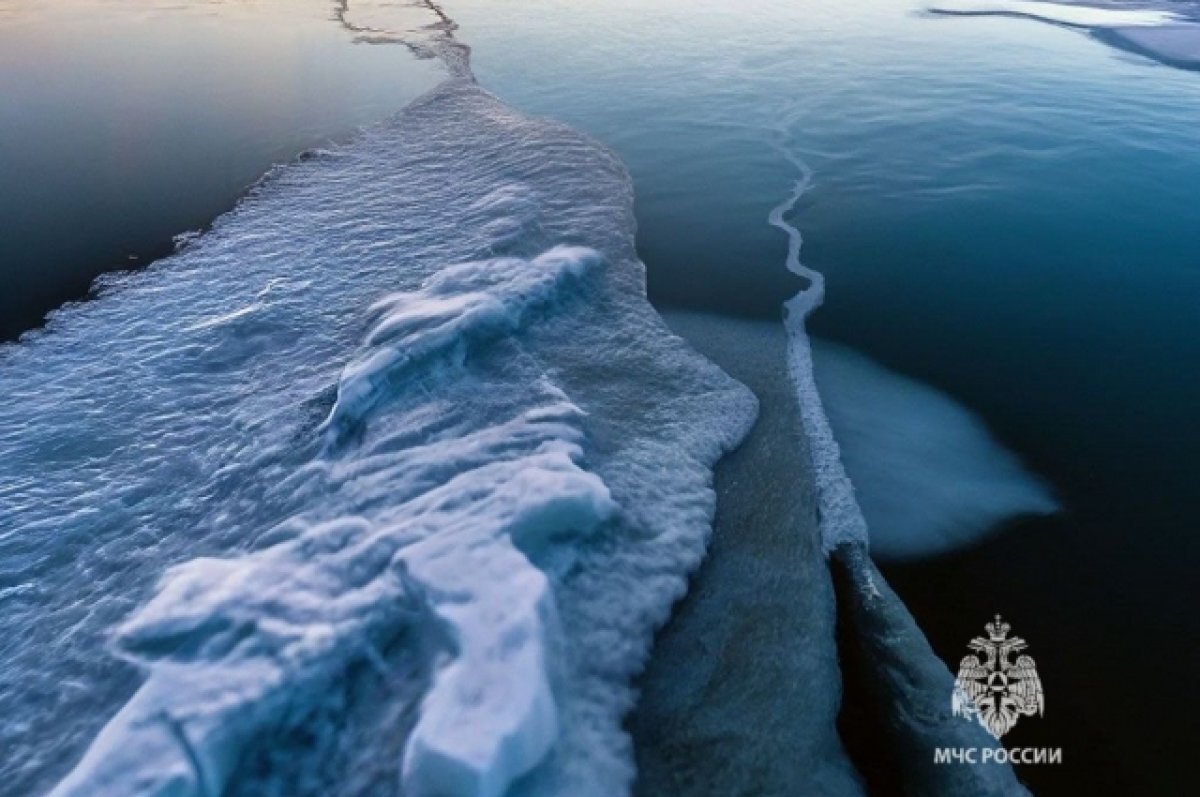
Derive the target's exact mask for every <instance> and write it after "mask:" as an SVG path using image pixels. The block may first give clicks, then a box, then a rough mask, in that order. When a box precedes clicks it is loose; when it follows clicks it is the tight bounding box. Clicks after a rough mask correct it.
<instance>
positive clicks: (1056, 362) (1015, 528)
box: [456, 0, 1200, 793]
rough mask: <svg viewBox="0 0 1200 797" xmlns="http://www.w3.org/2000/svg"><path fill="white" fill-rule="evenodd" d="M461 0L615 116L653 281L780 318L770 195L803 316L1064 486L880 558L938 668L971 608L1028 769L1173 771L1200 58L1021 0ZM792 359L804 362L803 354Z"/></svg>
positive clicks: (469, 33) (590, 123) (521, 93)
mask: <svg viewBox="0 0 1200 797" xmlns="http://www.w3.org/2000/svg"><path fill="white" fill-rule="evenodd" d="M518 8H519V9H520V10H519V11H517V12H513V11H511V10H506V11H505V12H504V13H496V12H495V10H494V8H493V7H492V6H490V5H489V4H486V3H480V2H463V3H459V4H456V14H457V18H458V20H459V22H460V23H461V24H462V26H463V35H464V38H465V39H466V40H468V41H470V42H472V44H473V46H474V50H475V53H474V64H475V70H476V72H477V73H478V75H479V77H480V80H481V81H482V82H483V83H484V85H487V86H489V87H490V88H491V89H493V90H494V91H497V92H498V93H500V94H501V95H502V96H504V97H505V98H506V99H507V100H508V101H510V102H512V103H514V104H515V105H516V106H517V107H520V108H522V109H525V110H529V111H532V112H535V113H542V114H547V115H554V116H555V117H557V118H560V119H564V120H566V121H568V122H570V123H572V124H575V125H578V126H580V127H582V128H584V129H586V130H588V131H590V132H592V133H593V134H595V135H596V136H598V137H599V138H600V139H601V140H603V141H605V142H606V143H608V144H610V145H611V146H613V147H614V148H615V149H616V150H617V151H618V153H619V154H620V155H621V156H622V158H623V159H624V160H625V161H626V162H627V163H628V164H629V166H630V168H631V171H632V172H633V175H634V181H635V185H636V187H637V202H638V205H637V210H638V220H639V224H640V230H639V249H640V251H641V253H642V255H643V258H644V259H645V260H646V262H647V266H648V268H649V272H650V273H649V286H650V292H651V297H652V299H653V300H655V301H657V302H658V303H659V304H660V305H662V306H668V307H682V308H688V309H703V310H708V311H716V312H721V313H729V314H739V315H753V316H762V317H768V318H778V314H779V304H780V302H781V301H782V300H783V299H785V298H786V297H787V296H789V295H790V294H791V293H792V292H794V290H795V288H796V285H795V284H794V283H793V281H792V279H791V277H790V275H788V274H787V273H786V271H784V269H783V268H782V260H783V241H782V239H781V236H780V235H779V234H778V233H777V231H775V230H772V229H771V228H770V227H768V226H767V224H766V217H767V213H768V212H769V210H770V208H771V207H772V206H773V205H774V204H776V203H777V202H778V201H779V199H780V198H781V196H783V195H784V194H785V193H786V191H787V190H788V188H789V185H790V182H791V180H792V179H794V174H793V173H792V171H791V170H790V169H789V167H788V166H787V164H786V163H784V162H782V161H781V159H780V158H778V157H777V156H776V154H775V153H774V152H773V150H772V148H771V146H770V142H771V135H772V134H773V131H775V130H777V129H779V128H780V126H781V125H782V126H786V128H787V130H788V139H789V143H790V144H791V145H792V146H794V147H795V148H796V149H797V150H798V151H799V152H801V153H802V154H803V157H804V159H805V160H806V162H807V163H808V164H809V166H810V167H811V168H812V169H813V170H814V172H815V175H816V178H815V187H814V188H813V190H812V191H811V192H810V193H809V194H807V195H806V196H805V197H804V198H803V199H802V201H801V205H800V207H799V208H798V209H797V212H796V213H795V214H794V221H796V222H797V224H798V226H799V227H800V228H801V229H802V231H803V233H804V236H805V250H804V259H805V262H806V263H807V264H808V265H809V266H812V267H814V268H817V269H819V270H820V271H822V272H824V274H825V275H826V277H827V280H828V285H827V300H826V304H825V306H824V307H823V308H822V309H821V310H820V311H819V312H818V313H817V314H816V315H815V316H814V318H813V321H812V325H811V326H812V329H813V331H814V333H815V334H816V335H818V336H823V337H827V338H831V339H834V340H837V341H839V342H843V343H847V344H849V345H851V346H853V347H855V348H856V349H858V350H859V351H861V352H864V353H866V354H868V355H869V356H871V357H873V358H874V359H876V360H877V361H880V362H882V363H883V364H885V365H887V366H889V367H891V368H893V369H895V370H897V371H899V372H901V373H905V374H907V375H910V376H913V377H916V378H919V379H921V380H923V381H926V382H928V383H930V384H932V385H934V386H935V387H938V388H940V389H942V390H944V391H946V392H948V393H950V394H951V395H953V396H954V397H956V398H957V399H959V400H960V401H962V402H964V403H965V404H966V405H967V406H969V407H970V408H972V409H974V410H976V411H978V412H979V413H981V414H982V416H983V418H984V419H985V421H986V422H987V423H988V425H989V427H990V428H991V429H992V431H993V432H994V433H995V434H996V435H997V436H998V437H999V438H1000V439H1001V440H1002V441H1003V442H1005V443H1006V444H1007V445H1009V446H1010V447H1011V448H1013V449H1014V450H1015V451H1016V452H1017V453H1018V455H1020V456H1021V457H1022V458H1023V459H1024V460H1025V462H1026V463H1027V464H1028V465H1029V466H1030V467H1031V468H1032V469H1033V470H1034V471H1035V472H1037V473H1038V474H1040V475H1041V476H1042V477H1044V478H1045V479H1047V480H1048V481H1049V482H1050V483H1051V485H1052V487H1053V488H1054V490H1055V492H1056V493H1057V495H1058V496H1059V499H1060V501H1061V502H1062V504H1063V506H1064V512H1063V513H1062V514H1061V515H1060V516H1058V517H1056V518H1054V519H1052V520H1041V521H1036V522H1033V521H1029V522H1023V523H1016V524H1013V525H1012V526H1011V527H1010V528H1008V529H1007V530H1006V531H1005V533H1003V534H1001V535H1000V536H999V537H997V538H995V539H993V540H992V541H991V542H989V543H987V544H985V545H982V546H980V547H978V548H975V549H973V550H970V551H966V552H960V553H958V554H954V555H951V556H949V557H945V558H943V559H940V560H934V561H929V562H924V563H920V564H907V565H899V564H894V565H892V566H890V567H885V573H887V575H888V576H889V578H891V579H892V581H893V583H894V584H895V585H896V587H897V589H898V591H899V592H900V594H901V596H902V597H903V598H905V599H906V601H907V602H908V603H909V605H910V608H912V610H913V612H914V614H915V615H916V617H917V619H918V621H920V622H921V623H922V626H923V627H924V628H925V629H926V631H927V633H928V634H929V636H930V639H931V641H932V642H933V643H934V646H935V649H937V651H938V652H939V654H941V655H942V657H943V658H944V659H945V660H946V661H947V662H949V663H950V664H951V666H952V667H953V666H954V665H955V664H956V663H957V661H958V659H959V658H961V655H962V653H963V652H964V648H963V645H964V644H965V642H966V641H967V640H968V639H969V638H970V637H971V636H972V635H974V634H977V633H978V632H979V630H980V626H981V624H982V623H983V622H985V621H986V619H987V618H988V617H990V616H991V614H992V613H994V612H996V611H1002V612H1005V614H1006V617H1008V618H1009V619H1011V620H1012V622H1013V623H1014V626H1015V627H1016V628H1018V629H1019V630H1020V632H1021V633H1022V635H1023V636H1025V637H1026V639H1029V640H1031V642H1036V643H1037V648H1036V650H1037V653H1038V655H1039V658H1038V661H1039V663H1040V667H1041V670H1042V677H1043V681H1044V682H1045V684H1046V689H1047V693H1048V700H1049V701H1050V703H1049V705H1050V708H1049V709H1048V711H1047V717H1046V719H1045V720H1043V721H1041V722H1040V724H1035V723H1034V722H1032V721H1030V722H1026V723H1025V724H1024V725H1022V727H1020V728H1019V729H1018V730H1016V731H1014V733H1013V736H1012V738H1013V739H1014V740H1015V743H1018V744H1021V743H1026V744H1047V745H1050V744H1057V745H1061V746H1063V747H1064V748H1065V750H1066V755H1067V757H1068V765H1067V766H1064V767H1062V768H1059V769H1057V770H1055V771H1050V770H1049V769H1048V768H1042V769H1041V770H1034V769H1032V768H1029V767H1026V768H1022V770H1021V772H1020V774H1021V777H1022V778H1024V779H1026V780H1027V781H1028V782H1029V783H1030V784H1031V785H1032V786H1034V788H1035V790H1036V789H1037V788H1039V787H1041V788H1045V789H1051V790H1052V791H1059V790H1061V789H1065V788H1084V787H1087V788H1092V789H1093V790H1094V793H1128V791H1129V790H1130V789H1134V788H1139V787H1140V788H1141V789H1143V790H1145V791H1144V792H1143V793H1170V789H1171V784H1172V783H1177V782H1178V778H1179V777H1181V773H1182V766H1183V761H1184V760H1185V758H1184V753H1185V749H1184V748H1185V745H1186V744H1187V740H1188V739H1192V738H1195V736H1196V731H1197V727H1196V723H1195V720H1194V719H1192V718H1190V717H1189V716H1186V713H1180V712H1178V711H1175V710H1173V709H1172V706H1173V705H1175V702H1176V701H1177V699H1178V691H1177V690H1178V688H1179V687H1178V685H1179V684H1181V683H1185V682H1186V681H1187V680H1188V679H1189V678H1190V673H1191V672H1192V670H1193V669H1194V667H1195V665H1196V664H1197V663H1198V660H1200V659H1198V655H1197V654H1198V651H1197V649H1196V646H1195V644H1194V640H1195V639H1196V638H1197V632H1198V631H1200V625H1198V624H1197V621H1196V619H1195V617H1194V615H1193V614H1190V613H1189V612H1188V610H1187V607H1189V606H1190V605H1191V604H1192V597H1191V596H1192V591H1191V587H1190V584H1191V582H1192V577H1193V576H1192V574H1193V572H1194V568H1195V565H1196V563H1197V559H1198V554H1200V546H1198V544H1197V543H1196V541H1195V536H1194V520H1193V519H1194V518H1195V517H1196V516H1197V515H1198V514H1200V493H1197V491H1196V489H1195V485H1196V483H1197V476H1198V475H1200V469H1198V468H1197V465H1196V462H1195V454H1196V453H1197V452H1198V451H1200V425H1197V424H1196V423H1195V421H1194V417H1193V414H1194V411H1195V408H1196V407H1197V406H1200V374H1198V373H1197V369H1196V363H1197V362H1200V334H1197V333H1198V332H1200V329H1198V327H1200V202H1198V201H1197V199H1198V194H1197V186H1200V125H1198V124H1197V123H1196V120H1197V119H1198V118H1200V75H1197V74H1196V73H1192V72H1184V71H1179V70H1174V69H1171V68H1168V67H1164V66H1162V65H1159V64H1155V63H1153V62H1151V61H1149V60H1148V59H1144V58H1141V57H1139V56H1136V55H1131V54H1128V53H1122V52H1120V51H1117V50H1113V49H1110V48H1107V47H1105V46H1104V45H1102V44H1101V43H1099V42H1097V41H1095V40H1094V39H1092V38H1089V37H1088V36H1086V35H1084V34H1082V33H1079V32H1076V31H1071V30H1066V29H1062V28H1057V27H1052V26H1047V25H1042V24H1039V23H1036V22H1032V21H1029V20H1019V19H1002V18H969V19H968V18H936V17H932V16H929V15H925V14H923V13H921V12H920V9H919V8H918V7H916V6H914V5H911V4H906V3H895V2H885V1H884V0H865V1H862V2H853V3H840V4H822V3H816V2H797V3H787V4H780V3H771V2H751V3H740V4H737V5H736V6H735V5H733V4H725V3H716V2H698V3H696V2H691V3H686V4H685V3H674V2H672V3H657V4H654V6H653V8H646V7H645V4H641V3H634V2H606V3H596V4H589V5H588V6H586V7H580V6H578V5H576V4H566V3H560V2H532V3H524V4H521V5H520V6H519V7H518ZM819 376H820V374H819V372H818V379H819Z"/></svg>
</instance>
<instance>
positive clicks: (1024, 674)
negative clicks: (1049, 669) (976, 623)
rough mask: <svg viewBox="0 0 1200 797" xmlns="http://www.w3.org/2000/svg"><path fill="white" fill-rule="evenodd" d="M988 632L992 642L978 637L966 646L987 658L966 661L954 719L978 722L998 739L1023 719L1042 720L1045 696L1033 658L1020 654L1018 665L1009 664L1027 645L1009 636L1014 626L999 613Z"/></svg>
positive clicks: (968, 657) (956, 690)
mask: <svg viewBox="0 0 1200 797" xmlns="http://www.w3.org/2000/svg"><path fill="white" fill-rule="evenodd" d="M984 628H985V629H986V630H987V634H988V638H987V639H984V638H983V637H975V638H974V639H972V640H971V641H970V643H969V644H968V645H967V647H968V648H970V649H971V650H973V651H975V653H982V654H983V656H984V659H983V661H980V659H979V656H977V655H974V654H968V655H966V656H964V657H963V660H962V663H961V664H959V665H958V677H957V678H956V679H955V684H954V696H953V698H951V704H950V706H951V709H952V710H953V711H954V715H955V716H956V717H958V716H961V717H966V718H968V719H970V718H976V719H978V720H979V724H980V725H982V726H983V727H985V728H987V730H988V733H990V734H991V735H992V736H995V737H996V738H997V739H999V738H1000V737H1001V736H1003V735H1004V734H1006V733H1008V732H1009V731H1011V730H1012V729H1013V726H1014V725H1016V724H1017V720H1018V719H1020V718H1021V717H1023V716H1026V717H1027V716H1032V715H1034V714H1037V715H1039V716H1040V715H1041V714H1042V713H1043V712H1044V711H1045V708H1046V698H1045V697H1044V696H1043V695H1042V681H1041V679H1040V678H1038V674H1037V669H1036V668H1035V667H1034V665H1033V657H1032V656H1027V655H1020V656H1017V660H1016V663H1013V662H1011V661H1009V656H1011V655H1013V654H1014V653H1020V652H1021V651H1023V650H1024V649H1025V648H1026V647H1028V646H1027V645H1026V644H1025V640H1024V639H1021V638H1020V637H1016V636H1014V637H1009V636H1008V632H1009V630H1010V629H1011V628H1012V626H1010V625H1009V624H1008V623H1006V622H1004V621H1002V620H1001V619H1000V615H996V619H995V620H993V621H992V622H990V623H988V624H987V625H985V626H984Z"/></svg>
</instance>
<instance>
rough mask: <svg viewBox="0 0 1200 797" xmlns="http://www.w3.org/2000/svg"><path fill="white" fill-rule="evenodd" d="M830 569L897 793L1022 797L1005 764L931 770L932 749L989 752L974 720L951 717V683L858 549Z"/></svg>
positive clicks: (846, 656)
mask: <svg viewBox="0 0 1200 797" xmlns="http://www.w3.org/2000/svg"><path fill="white" fill-rule="evenodd" d="M832 561H833V567H834V569H835V572H836V577H837V581H838V583H839V586H840V589H839V590H838V602H839V606H840V607H841V610H842V612H843V613H844V615H845V616H846V622H847V626H848V628H849V629H850V630H851V633H852V635H853V641H852V642H851V643H850V649H849V650H844V651H842V656H843V661H847V660H853V661H854V662H855V665H854V666H855V669H856V670H857V671H858V672H859V678H860V679H861V681H862V687H863V689H864V690H865V691H866V692H867V693H868V694H869V696H870V699H871V700H872V701H873V703H874V706H873V708H874V711H875V712H876V715H877V721H878V722H879V724H880V728H881V730H882V732H883V734H884V738H885V740H886V742H885V743H886V744H887V745H888V747H889V749H890V750H891V751H892V756H891V757H892V760H893V761H895V762H896V764H897V772H896V778H897V780H898V781H899V783H895V784H891V785H893V786H895V787H896V792H897V793H903V794H922V795H924V794H929V795H937V797H1029V791H1028V790H1027V789H1026V788H1025V787H1024V786H1023V785H1021V783H1020V782H1019V781H1018V780H1017V777H1016V775H1015V774H1014V772H1013V769H1012V767H1011V766H1009V765H1008V764H997V763H994V762H992V763H981V764H976V765H968V764H950V765H946V764H937V763H935V762H934V751H935V750H936V749H937V748H939V747H950V748H968V747H973V748H979V749H983V748H993V749H994V748H996V747H998V746H999V743H998V742H997V741H996V740H995V739H994V738H992V736H991V734H989V733H988V732H987V731H986V730H984V728H983V726H982V725H980V724H979V723H978V722H975V721H974V720H971V721H966V720H964V718H962V717H956V716H954V714H953V712H952V711H951V707H950V706H951V701H950V695H951V694H952V693H953V691H954V676H953V675H951V674H950V671H949V670H948V669H947V668H946V665H945V664H943V663H942V661H941V660H940V659H939V658H938V657H937V655H936V654H935V653H934V652H933V649H932V648H931V647H930V646H929V642H928V641H927V640H926V639H925V635H924V634H923V633H922V632H921V629H920V628H919V627H918V626H917V624H916V622H915V621H914V620H913V617H912V615H911V614H909V613H908V610H907V609H906V608H904V603H903V602H902V601H901V600H900V598H899V597H898V596H897V595H896V593H895V592H893V591H892V588H891V587H889V586H888V584H887V582H886V581H885V580H884V578H883V576H882V575H880V573H879V571H878V570H877V569H876V568H875V565H874V564H873V563H872V562H871V558H870V557H869V556H868V555H867V551H866V548H865V547H864V546H862V545H861V544H858V543H848V544H846V545H842V546H839V547H838V549H837V550H836V551H835V552H834V555H833V558H832Z"/></svg>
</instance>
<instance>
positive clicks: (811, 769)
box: [629, 311, 864, 797]
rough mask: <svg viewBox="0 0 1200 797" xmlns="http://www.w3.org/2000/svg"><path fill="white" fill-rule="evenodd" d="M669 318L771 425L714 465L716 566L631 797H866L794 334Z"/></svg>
mask: <svg viewBox="0 0 1200 797" xmlns="http://www.w3.org/2000/svg"><path fill="white" fill-rule="evenodd" d="M664 317H665V318H666V320H667V323H668V324H669V325H670V326H671V328H672V329H674V330H675V331H676V332H678V333H679V334H680V335H682V336H683V337H684V339H686V340H687V341H688V342H689V343H691V344H692V345H694V346H695V347H696V348H697V349H698V350H699V351H700V352H701V353H702V354H704V355H705V356H706V357H709V358H711V359H712V360H713V361H714V362H716V363H717V364H718V365H720V366H721V367H722V368H724V369H725V370H726V371H728V372H729V374H730V375H732V376H733V377H734V378H736V379H737V380H738V381H740V382H742V383H743V384H745V385H747V386H748V387H750V388H751V389H752V390H753V391H754V394H755V396H757V397H758V400H759V418H758V422H757V423H756V424H755V425H754V428H753V429H752V430H751V432H750V435H749V437H747V439H746V441H745V442H744V443H743V444H742V445H741V446H740V447H739V448H738V449H737V450H736V451H734V452H732V453H731V454H730V455H729V456H727V457H725V458H724V459H723V460H721V463H720V464H719V466H718V468H717V479H716V489H717V515H716V521H715V525H714V528H713V539H712V542H711V543H710V546H709V555H708V557H707V558H706V559H705V561H704V563H703V564H702V565H701V566H700V569H699V570H698V571H697V573H696V575H695V576H694V577H693V579H692V581H691V584H690V588H689V590H688V594H687V595H686V596H685V597H684V598H683V600H681V601H680V603H679V604H678V606H677V607H676V609H675V611H674V613H673V614H672V616H671V619H670V621H669V622H668V623H667V625H666V627H664V628H663V630H662V631H661V632H660V633H659V635H658V637H657V638H656V640H655V645H654V653H653V655H652V656H651V658H650V663H649V665H648V666H647V670H646V672H645V673H644V674H643V676H642V677H641V678H640V679H639V686H640V687H641V689H642V695H641V699H640V700H639V701H638V705H637V707H636V708H635V709H634V711H633V714H632V715H631V717H630V720H629V727H630V729H631V731H632V733H633V740H634V744H635V752H636V754H637V761H638V780H637V789H636V791H635V794H636V795H638V797H642V796H644V797H662V796H663V795H676V796H677V797H728V795H731V794H762V795H807V794H814V795H828V796H829V797H833V796H834V795H838V796H839V797H851V796H852V795H861V794H863V793H864V790H863V785H862V784H861V783H860V782H859V779H858V776H857V773H856V772H855V770H854V766H853V764H852V763H851V761H850V759H849V757H848V756H847V754H846V752H845V750H844V749H843V746H842V743H841V739H840V738H839V737H838V732H837V724H838V712H839V710H840V707H841V698H842V677H841V673H840V671H839V661H838V650H837V642H836V640H835V625H836V607H835V606H834V600H833V587H832V583H831V581H830V575H829V568H828V564H827V562H826V559H825V554H824V551H823V549H822V543H821V535H820V531H819V528H818V523H817V504H816V501H815V500H814V498H815V495H814V486H815V485H814V479H813V474H812V469H811V468H810V467H809V459H808V446H807V443H806V440H805V439H804V438H803V437H802V436H801V435H799V434H797V428H798V426H799V407H798V406H797V404H796V398H795V395H794V393H793V391H792V388H791V385H790V383H789V381H788V378H787V366H786V363H787V335H786V333H785V331H784V329H783V327H782V326H781V325H780V324H779V323H778V322H772V321H756V320H749V319H737V318H729V317H721V316H713V315H704V314H699V313H685V312H679V311H672V312H669V313H665V314H664Z"/></svg>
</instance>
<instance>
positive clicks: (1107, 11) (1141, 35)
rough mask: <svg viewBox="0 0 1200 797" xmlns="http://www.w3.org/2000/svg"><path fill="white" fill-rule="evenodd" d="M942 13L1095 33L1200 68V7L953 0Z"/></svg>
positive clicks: (1130, 48) (936, 8) (1132, 49)
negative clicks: (1017, 20)
mask: <svg viewBox="0 0 1200 797" xmlns="http://www.w3.org/2000/svg"><path fill="white" fill-rule="evenodd" d="M929 10H930V11H932V12H933V13H936V14H949V15H959V16H1007V17H1023V18H1026V19H1033V20H1037V21H1040V22H1049V23H1052V24H1055V25H1063V26H1065V27H1069V28H1078V29H1080V30H1084V31H1087V32H1089V33H1090V34H1091V35H1092V36H1094V37H1095V38H1096V39H1098V40H1099V41H1102V42H1104V43H1106V44H1109V45H1111V46H1113V47H1118V48H1120V49H1123V50H1127V51H1130V52H1134V53H1138V54H1140V55H1144V56H1146V57H1148V58H1153V59H1154V60H1156V61H1160V62H1161V63H1164V64H1167V65H1168V66H1174V67H1179V68H1181V69H1200V3H1195V2H1173V3H1172V2H1157V3H1155V2H1137V0H1130V1H1129V2H1111V3H1103V2H1099V1H1098V2H1097V3H1095V4H1094V5H1093V4H1087V3H1051V2H1043V1H1042V0H982V1H980V0H952V1H951V2H940V3H937V4H935V5H933V6H930V8H929Z"/></svg>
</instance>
